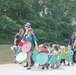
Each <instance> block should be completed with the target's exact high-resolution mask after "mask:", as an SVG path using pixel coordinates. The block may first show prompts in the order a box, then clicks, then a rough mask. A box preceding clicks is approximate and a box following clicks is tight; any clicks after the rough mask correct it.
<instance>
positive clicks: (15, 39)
mask: <svg viewBox="0 0 76 75" xmlns="http://www.w3.org/2000/svg"><path fill="white" fill-rule="evenodd" d="M16 41H17V38H14V45H15V46H16Z"/></svg>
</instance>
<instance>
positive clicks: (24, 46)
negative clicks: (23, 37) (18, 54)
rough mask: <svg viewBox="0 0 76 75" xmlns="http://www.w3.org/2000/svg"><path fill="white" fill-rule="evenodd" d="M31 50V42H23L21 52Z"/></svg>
mask: <svg viewBox="0 0 76 75" xmlns="http://www.w3.org/2000/svg"><path fill="white" fill-rule="evenodd" d="M30 49H31V42H29V41H25V43H24V45H23V46H22V51H23V52H28V51H29V50H30Z"/></svg>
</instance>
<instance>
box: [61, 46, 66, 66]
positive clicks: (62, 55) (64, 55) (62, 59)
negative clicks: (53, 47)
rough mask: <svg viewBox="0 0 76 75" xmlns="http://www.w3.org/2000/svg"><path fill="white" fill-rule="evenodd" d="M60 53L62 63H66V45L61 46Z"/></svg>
mask: <svg viewBox="0 0 76 75" xmlns="http://www.w3.org/2000/svg"><path fill="white" fill-rule="evenodd" d="M60 55H61V61H60V63H61V65H62V63H64V65H65V58H66V51H65V47H64V46H60Z"/></svg>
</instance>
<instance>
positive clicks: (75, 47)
mask: <svg viewBox="0 0 76 75" xmlns="http://www.w3.org/2000/svg"><path fill="white" fill-rule="evenodd" d="M25 30H26V31H25V32H24V29H20V30H19V33H17V34H16V36H15V38H14V46H19V45H22V44H23V43H24V41H25V40H28V41H30V42H31V44H32V46H31V49H30V51H29V52H27V61H26V63H27V64H26V65H25V66H24V67H27V69H31V67H32V66H33V65H34V63H35V62H34V61H33V59H32V55H33V52H34V49H35V50H36V51H38V52H40V53H41V52H43V53H50V55H51V54H54V55H56V56H59V54H60V55H61V61H60V65H61V63H62V62H63V63H64V65H65V60H66V55H67V54H69V52H70V53H71V54H70V55H71V57H72V56H73V60H72V59H71V60H72V62H71V64H72V65H73V63H75V62H76V61H75V54H76V30H74V33H73V35H72V37H71V39H70V42H69V44H68V51H65V46H57V45H55V44H52V43H45V44H43V45H39V46H38V44H37V37H36V35H35V33H34V30H33V29H32V28H31V23H29V22H27V23H26V24H25ZM20 42H22V44H21V43H20ZM14 50H15V53H17V50H16V49H14ZM14 58H16V56H15V57H14ZM14 62H16V60H14ZM44 65H45V64H44ZM44 65H42V69H44ZM56 65H58V64H56ZM67 65H69V62H68V64H67ZM48 66H49V64H47V66H46V67H47V68H48ZM51 66H53V64H52V65H51Z"/></svg>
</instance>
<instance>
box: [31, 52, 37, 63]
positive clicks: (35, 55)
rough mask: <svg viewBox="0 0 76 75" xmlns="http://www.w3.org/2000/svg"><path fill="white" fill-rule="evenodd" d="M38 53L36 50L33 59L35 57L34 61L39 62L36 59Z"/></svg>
mask: <svg viewBox="0 0 76 75" xmlns="http://www.w3.org/2000/svg"><path fill="white" fill-rule="evenodd" d="M37 55H38V52H34V53H33V55H32V59H33V61H34V62H37V61H36V57H37Z"/></svg>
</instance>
